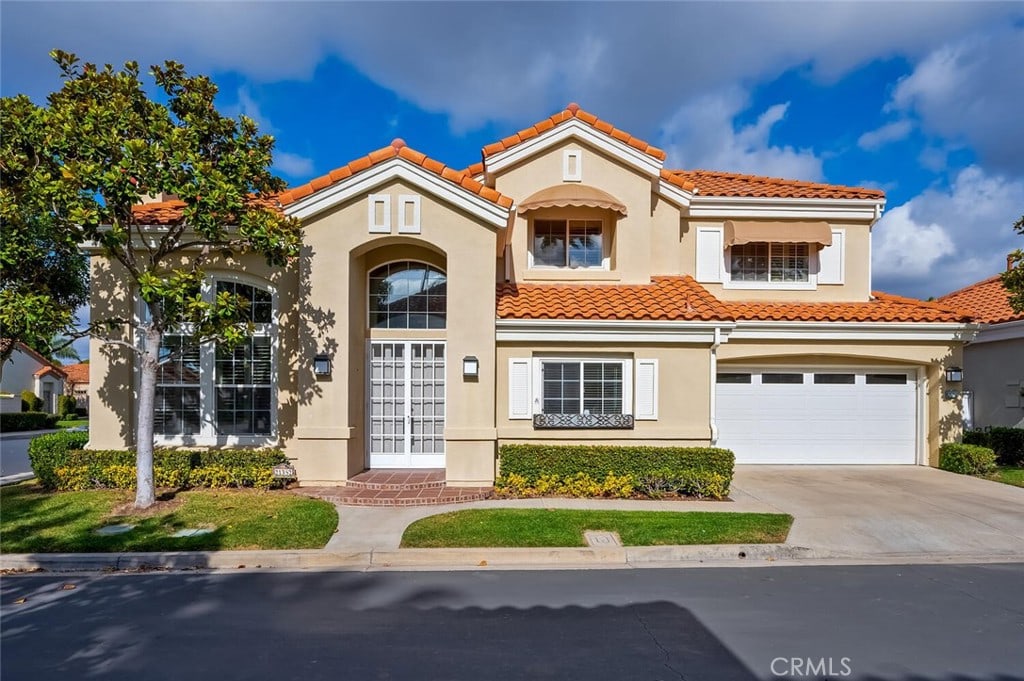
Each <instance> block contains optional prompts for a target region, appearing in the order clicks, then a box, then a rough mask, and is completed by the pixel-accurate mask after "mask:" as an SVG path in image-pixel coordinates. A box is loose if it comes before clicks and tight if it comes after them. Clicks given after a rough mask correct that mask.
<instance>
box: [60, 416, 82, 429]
mask: <svg viewBox="0 0 1024 681" xmlns="http://www.w3.org/2000/svg"><path fill="white" fill-rule="evenodd" d="M88 425H89V419H88V418H80V419H70V420H67V421H57V427H58V428H78V427H80V426H88Z"/></svg>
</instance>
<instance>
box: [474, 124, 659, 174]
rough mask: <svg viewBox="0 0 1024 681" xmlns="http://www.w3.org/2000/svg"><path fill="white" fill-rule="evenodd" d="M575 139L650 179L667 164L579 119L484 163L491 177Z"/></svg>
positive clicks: (497, 154)
mask: <svg viewBox="0 0 1024 681" xmlns="http://www.w3.org/2000/svg"><path fill="white" fill-rule="evenodd" d="M573 138H575V139H578V140H580V141H582V142H586V143H588V144H592V145H594V146H595V147H597V148H598V149H600V150H601V151H604V152H606V153H608V154H610V155H612V156H614V157H615V158H617V159H619V160H620V161H622V162H623V163H624V164H626V165H628V166H630V167H631V168H634V169H636V170H638V171H640V172H642V173H644V174H646V175H657V174H659V173H660V172H661V168H662V166H663V163H662V162H661V161H660V160H659V159H656V158H654V157H653V156H651V155H650V154H646V153H644V152H642V151H640V150H639V149H634V148H633V147H631V146H629V145H628V144H625V143H624V142H620V141H619V140H617V139H615V138H614V137H611V136H610V135H606V134H605V133H603V132H600V131H599V130H597V129H595V128H593V127H591V126H589V125H587V124H586V123H584V122H583V121H581V120H579V119H578V118H575V117H574V118H570V119H569V120H567V121H564V122H562V123H559V124H558V125H556V126H555V127H553V128H552V129H550V130H548V131H547V132H545V133H543V134H540V135H537V136H536V137H533V138H531V139H529V140H527V141H525V142H520V143H519V144H517V145H515V146H514V147H511V148H510V149H506V150H504V151H499V152H498V153H496V154H494V155H493V156H491V157H489V158H486V159H484V167H485V168H486V171H487V173H488V174H490V173H496V172H499V171H501V170H503V169H505V168H508V167H511V166H513V165H516V164H517V163H520V162H522V161H524V160H526V159H527V158H529V157H530V156H533V155H534V154H537V153H539V152H541V151H544V150H545V149H547V148H549V147H551V146H553V145H556V144H559V143H561V142H564V141H565V140H568V139H573Z"/></svg>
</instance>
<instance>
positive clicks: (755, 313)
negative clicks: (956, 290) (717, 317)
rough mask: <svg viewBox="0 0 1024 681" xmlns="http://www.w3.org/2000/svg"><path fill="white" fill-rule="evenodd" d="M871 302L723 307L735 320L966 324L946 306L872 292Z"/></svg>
mask: <svg viewBox="0 0 1024 681" xmlns="http://www.w3.org/2000/svg"><path fill="white" fill-rule="evenodd" d="M871 295H872V296H873V299H872V300H869V301H866V302H863V303H860V302H841V303H840V302H837V303H825V302H823V303H773V302H760V301H736V302H729V303H726V307H727V308H728V309H729V311H730V313H731V314H732V315H733V316H734V318H735V319H737V320H747V321H785V322H954V323H955V322H968V321H970V316H969V315H966V314H964V313H962V312H959V311H957V310H954V309H951V308H949V307H948V306H943V305H939V304H938V303H929V302H925V301H923V300H915V299H913V298H903V297H902V296H894V295H891V294H888V293H881V292H879V291H874V292H873V293H872V294H871Z"/></svg>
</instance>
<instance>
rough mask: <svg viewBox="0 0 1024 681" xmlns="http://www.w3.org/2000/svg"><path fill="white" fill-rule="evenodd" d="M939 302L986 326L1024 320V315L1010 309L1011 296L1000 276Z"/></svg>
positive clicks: (973, 285) (967, 287) (953, 293)
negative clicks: (968, 315) (964, 313)
mask: <svg viewBox="0 0 1024 681" xmlns="http://www.w3.org/2000/svg"><path fill="white" fill-rule="evenodd" d="M939 302H940V303H942V304H943V305H946V306H948V307H954V308H956V309H958V310H963V311H964V312H966V313H968V314H970V315H971V316H973V317H974V318H975V320H977V321H979V322H982V323H984V324H1001V323H1003V322H1013V321H1018V320H1022V319H1024V313H1022V312H1014V311H1013V308H1011V307H1010V299H1009V294H1008V293H1007V292H1006V289H1005V288H1004V287H1003V282H1002V280H1001V279H1000V278H999V275H996V276H994V277H989V278H988V279H985V280H984V281H979V282H978V283H976V284H971V285H970V286H965V287H964V288H962V289H960V290H958V291H953V292H952V293H947V294H946V295H944V296H942V297H941V298H939Z"/></svg>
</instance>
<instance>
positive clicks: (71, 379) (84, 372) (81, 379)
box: [61, 362, 89, 385]
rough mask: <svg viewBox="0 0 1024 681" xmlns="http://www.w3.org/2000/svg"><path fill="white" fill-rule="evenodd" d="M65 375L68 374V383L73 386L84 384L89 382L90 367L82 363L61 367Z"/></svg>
mask: <svg viewBox="0 0 1024 681" xmlns="http://www.w3.org/2000/svg"><path fill="white" fill-rule="evenodd" d="M61 369H63V370H64V373H65V374H67V377H68V383H71V384H79V385H80V384H82V383H88V382H89V365H88V363H85V362H82V363H80V364H68V365H67V366H63V367H61Z"/></svg>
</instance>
